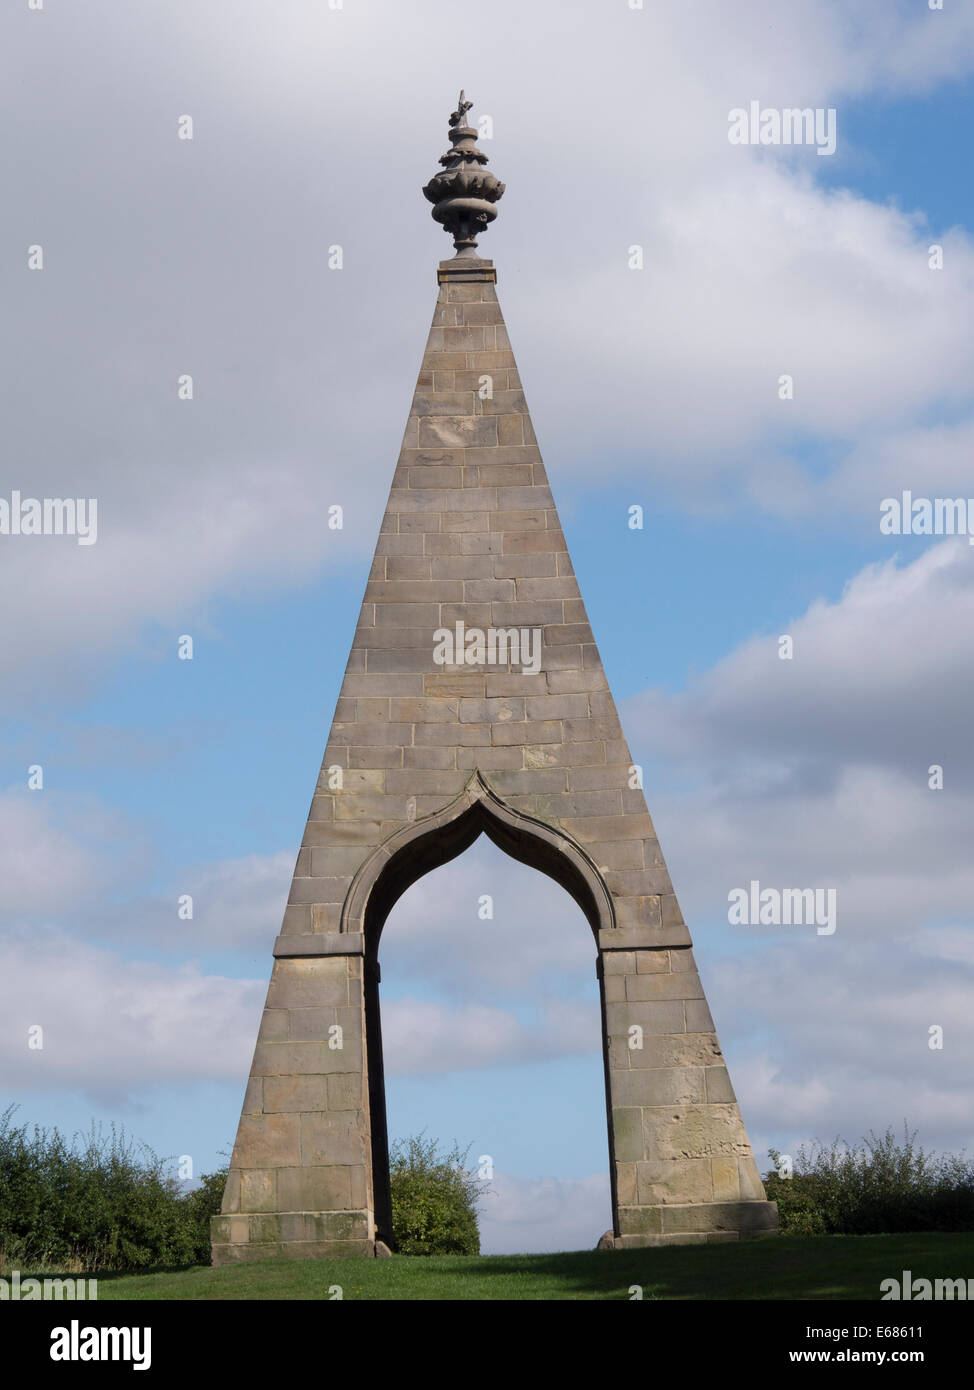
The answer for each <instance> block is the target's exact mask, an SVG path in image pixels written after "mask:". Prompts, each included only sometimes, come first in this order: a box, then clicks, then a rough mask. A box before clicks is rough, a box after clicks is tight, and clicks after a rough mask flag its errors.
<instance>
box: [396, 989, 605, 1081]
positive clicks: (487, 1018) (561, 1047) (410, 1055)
mask: <svg viewBox="0 0 974 1390" xmlns="http://www.w3.org/2000/svg"><path fill="white" fill-rule="evenodd" d="M600 1036H601V1035H600V1031H599V1013H598V1005H597V1003H595V1002H594V1001H593V1002H592V1003H591V1004H589V1005H586V1003H584V1002H579V1001H572V1000H565V1001H558V1002H551V1003H549V1004H547V1005H545V1006H544V1007H543V1008H542V1010H541V1012H540V1017H539V1018H537V1019H529V1020H524V1019H522V1018H519V1017H518V1016H516V1015H515V1014H514V1013H512V1012H510V1011H508V1010H506V1009H503V1008H494V1007H490V1006H488V1005H486V1004H469V1003H466V1004H459V1005H445V1004H437V1003H432V1002H431V1001H429V1000H425V999H412V998H391V999H387V1000H385V1001H384V1002H383V1005H382V1051H383V1057H384V1059H385V1069H386V1072H387V1073H388V1075H390V1076H414V1075H427V1076H429V1075H434V1074H437V1073H442V1072H457V1071H469V1070H472V1069H474V1068H479V1067H494V1066H503V1065H508V1066H516V1065H522V1064H524V1063H527V1062H532V1061H539V1060H544V1059H549V1058H555V1057H571V1056H576V1057H578V1056H585V1055H588V1054H590V1053H592V1052H597V1051H598V1050H599V1048H600V1046H601V1042H600Z"/></svg>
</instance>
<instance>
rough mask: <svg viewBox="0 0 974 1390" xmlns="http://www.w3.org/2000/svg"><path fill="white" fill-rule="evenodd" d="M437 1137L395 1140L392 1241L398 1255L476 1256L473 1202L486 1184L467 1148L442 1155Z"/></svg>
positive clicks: (391, 1178) (391, 1177)
mask: <svg viewBox="0 0 974 1390" xmlns="http://www.w3.org/2000/svg"><path fill="white" fill-rule="evenodd" d="M438 1148H439V1143H438V1141H437V1140H435V1139H424V1138H423V1136H422V1135H421V1134H420V1135H415V1136H413V1137H412V1138H410V1139H406V1140H404V1141H403V1140H397V1142H396V1143H395V1144H394V1145H393V1148H392V1154H391V1157H390V1161H389V1181H390V1187H391V1193H392V1238H393V1243H394V1245H395V1247H396V1249H397V1251H398V1252H399V1254H401V1255H479V1254H480V1231H479V1229H478V1226H477V1201H478V1199H479V1197H480V1195H481V1192H482V1191H483V1188H484V1185H483V1183H482V1182H481V1181H480V1179H478V1177H477V1175H476V1173H474V1172H472V1171H470V1170H469V1169H468V1168H467V1166H466V1163H467V1154H468V1153H469V1147H468V1148H467V1149H465V1150H464V1151H463V1152H462V1153H461V1151H460V1149H459V1147H458V1146H457V1145H456V1144H454V1146H453V1148H452V1149H451V1150H450V1152H449V1153H448V1154H445V1155H440V1154H439V1153H438V1152H437V1150H438Z"/></svg>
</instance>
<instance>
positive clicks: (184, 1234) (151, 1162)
mask: <svg viewBox="0 0 974 1390" xmlns="http://www.w3.org/2000/svg"><path fill="white" fill-rule="evenodd" d="M14 1109H15V1107H14V1106H11V1107H10V1108H9V1109H8V1110H6V1111H5V1112H4V1114H3V1115H0V1263H3V1264H4V1265H5V1266H7V1267H13V1266H16V1267H17V1268H22V1269H23V1268H36V1269H41V1268H45V1269H53V1268H55V1267H56V1268H59V1269H65V1270H70V1271H73V1272H78V1273H95V1272H97V1271H99V1270H115V1269H140V1268H146V1267H148V1266H153V1265H170V1266H173V1265H187V1264H193V1263H194V1262H198V1261H204V1262H206V1263H209V1258H210V1251H209V1214H210V1212H211V1211H212V1210H213V1209H214V1204H216V1209H218V1204H219V1200H220V1197H219V1196H217V1192H218V1190H219V1193H220V1194H221V1195H222V1186H223V1182H224V1181H225V1174H211V1175H209V1176H208V1177H204V1178H203V1180H202V1187H201V1189H200V1190H199V1191H198V1192H191V1193H188V1194H184V1193H183V1191H182V1189H181V1187H180V1184H179V1182H178V1181H177V1180H176V1178H175V1177H174V1176H173V1175H172V1173H171V1171H170V1167H169V1164H168V1163H167V1161H165V1160H162V1159H160V1158H158V1157H157V1156H156V1155H155V1154H154V1153H153V1152H152V1150H151V1149H149V1148H148V1147H147V1146H146V1145H144V1144H137V1143H135V1142H133V1141H131V1140H129V1139H127V1138H126V1136H125V1133H124V1131H117V1130H116V1129H115V1128H114V1127H112V1129H111V1133H110V1136H108V1137H106V1136H105V1135H103V1134H102V1132H101V1131H100V1130H96V1129H95V1127H94V1126H92V1128H91V1130H90V1131H89V1133H88V1134H87V1135H86V1136H79V1135H75V1136H74V1138H73V1139H72V1141H71V1142H70V1143H68V1141H67V1140H65V1138H64V1137H63V1135H62V1134H61V1133H60V1132H59V1131H58V1130H57V1129H51V1130H46V1129H41V1128H39V1127H38V1126H36V1125H35V1126H34V1128H33V1130H30V1131H29V1130H28V1128H27V1126H26V1125H25V1126H22V1127H20V1128H18V1127H16V1126H14V1124H13V1123H12V1116H13V1113H14Z"/></svg>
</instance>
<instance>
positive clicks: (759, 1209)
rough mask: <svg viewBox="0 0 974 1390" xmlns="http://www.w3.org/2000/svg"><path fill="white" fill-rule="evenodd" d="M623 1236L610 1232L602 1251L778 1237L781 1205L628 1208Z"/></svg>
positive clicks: (697, 1204) (622, 1217) (623, 1213)
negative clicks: (779, 1207) (779, 1208)
mask: <svg viewBox="0 0 974 1390" xmlns="http://www.w3.org/2000/svg"><path fill="white" fill-rule="evenodd" d="M619 1215H620V1221H621V1224H624V1225H625V1226H626V1227H627V1228H628V1229H627V1230H625V1231H624V1232H623V1233H622V1234H620V1235H615V1234H613V1232H612V1231H606V1233H605V1235H604V1236H603V1237H602V1239H601V1240H600V1241H599V1243H598V1246H597V1249H599V1250H640V1249H644V1248H646V1247H647V1246H652V1245H712V1244H716V1243H717V1242H720V1241H729V1240H748V1239H751V1238H753V1237H755V1236H773V1235H777V1233H778V1204H777V1202H693V1203H689V1204H687V1205H686V1206H678V1205H672V1206H658V1207H624V1208H622V1209H621V1211H620V1213H619Z"/></svg>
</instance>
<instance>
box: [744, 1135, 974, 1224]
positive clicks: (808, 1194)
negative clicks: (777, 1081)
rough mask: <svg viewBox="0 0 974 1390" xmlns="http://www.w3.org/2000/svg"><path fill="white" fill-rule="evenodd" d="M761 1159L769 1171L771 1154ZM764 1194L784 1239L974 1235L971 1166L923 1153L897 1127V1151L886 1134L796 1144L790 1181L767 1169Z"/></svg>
mask: <svg viewBox="0 0 974 1390" xmlns="http://www.w3.org/2000/svg"><path fill="white" fill-rule="evenodd" d="M768 1152H769V1154H770V1155H771V1159H772V1162H774V1163H775V1164H777V1163H778V1162H779V1159H780V1157H781V1155H780V1153H779V1152H778V1150H777V1149H769V1150H768ZM765 1187H766V1190H767V1194H768V1197H769V1199H770V1200H772V1201H776V1202H777V1203H778V1215H779V1220H780V1226H781V1230H782V1232H783V1233H784V1234H786V1235H877V1234H882V1233H886V1234H892V1233H894V1232H908V1231H969V1230H974V1163H972V1161H971V1160H970V1159H967V1158H965V1157H964V1156H963V1155H961V1156H957V1155H951V1154H942V1155H935V1154H932V1153H928V1152H927V1151H926V1150H924V1149H922V1148H920V1146H919V1145H918V1144H917V1143H916V1131H914V1132H912V1133H911V1132H910V1131H909V1129H908V1127H907V1126H906V1125H905V1124H904V1126H903V1142H902V1144H898V1143H897V1142H896V1140H895V1138H894V1136H893V1131H892V1129H887V1131H886V1133H885V1134H884V1135H882V1136H881V1137H880V1138H877V1137H876V1135H875V1134H873V1133H872V1132H870V1135H869V1137H868V1138H866V1139H862V1140H861V1141H860V1142H859V1143H858V1144H856V1145H849V1144H846V1143H845V1142H844V1141H842V1140H840V1139H838V1138H837V1139H834V1140H833V1141H832V1143H831V1145H829V1146H828V1147H826V1146H825V1145H824V1144H822V1143H820V1142H819V1141H818V1140H815V1141H814V1142H813V1144H812V1146H811V1148H810V1149H806V1147H805V1146H804V1145H802V1146H801V1148H799V1150H798V1152H797V1154H796V1156H795V1159H794V1172H793V1175H792V1177H790V1178H782V1177H779V1176H778V1173H777V1171H776V1170H772V1171H771V1172H770V1173H768V1174H767V1177H766V1178H765Z"/></svg>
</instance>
